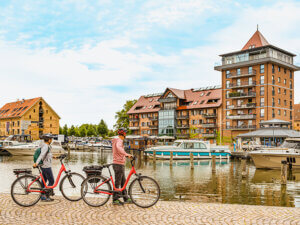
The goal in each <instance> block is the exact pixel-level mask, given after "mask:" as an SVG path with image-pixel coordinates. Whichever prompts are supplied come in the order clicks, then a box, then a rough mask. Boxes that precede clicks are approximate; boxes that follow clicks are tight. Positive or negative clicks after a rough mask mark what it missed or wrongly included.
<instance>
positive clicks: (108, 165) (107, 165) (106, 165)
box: [102, 163, 113, 167]
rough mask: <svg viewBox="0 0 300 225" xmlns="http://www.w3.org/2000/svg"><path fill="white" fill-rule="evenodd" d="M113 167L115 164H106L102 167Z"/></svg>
mask: <svg viewBox="0 0 300 225" xmlns="http://www.w3.org/2000/svg"><path fill="white" fill-rule="evenodd" d="M112 165H113V163H110V164H104V165H102V166H103V167H110V166H112Z"/></svg>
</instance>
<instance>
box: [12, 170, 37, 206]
mask: <svg viewBox="0 0 300 225" xmlns="http://www.w3.org/2000/svg"><path fill="white" fill-rule="evenodd" d="M35 179H36V177H35V176H31V175H24V176H21V177H19V178H17V179H16V180H15V181H14V182H13V183H12V185H11V190H10V194H11V197H12V199H13V200H14V202H15V203H17V204H18V205H20V206H23V207H28V206H33V205H35V204H36V203H38V201H39V200H40V198H41V194H42V193H41V192H30V191H27V188H28V186H29V184H31V183H32V182H33V181H34V180H35ZM41 189H42V184H41V182H40V181H39V180H36V181H35V182H34V183H33V184H32V185H31V186H30V188H29V190H31V191H41Z"/></svg>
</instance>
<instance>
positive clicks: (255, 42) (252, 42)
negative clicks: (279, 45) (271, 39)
mask: <svg viewBox="0 0 300 225" xmlns="http://www.w3.org/2000/svg"><path fill="white" fill-rule="evenodd" d="M265 45H269V43H268V41H267V40H266V38H265V37H264V36H263V35H262V34H261V33H260V32H259V31H258V30H257V31H256V32H255V33H254V34H253V35H252V37H251V38H250V39H249V41H248V42H247V43H246V44H245V46H244V47H243V48H242V50H246V49H249V48H251V47H252V46H254V48H257V47H262V46H265ZM250 46H251V47H250Z"/></svg>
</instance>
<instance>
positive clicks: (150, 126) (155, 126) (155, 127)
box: [149, 125, 158, 130]
mask: <svg viewBox="0 0 300 225" xmlns="http://www.w3.org/2000/svg"><path fill="white" fill-rule="evenodd" d="M149 128H150V129H152V130H153V129H158V125H149Z"/></svg>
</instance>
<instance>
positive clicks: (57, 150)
mask: <svg viewBox="0 0 300 225" xmlns="http://www.w3.org/2000/svg"><path fill="white" fill-rule="evenodd" d="M42 142H43V141H42V140H39V141H35V142H33V143H28V144H22V145H15V146H7V147H5V150H7V151H8V152H9V153H10V154H12V155H14V156H18V155H25V156H26V155H27V156H33V155H34V152H35V150H36V149H37V148H39V147H40V146H41V145H42ZM51 147H52V148H51V152H52V154H53V156H59V155H61V154H64V153H65V150H64V149H63V148H62V146H61V143H60V142H59V141H55V140H53V141H52V143H51Z"/></svg>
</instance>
